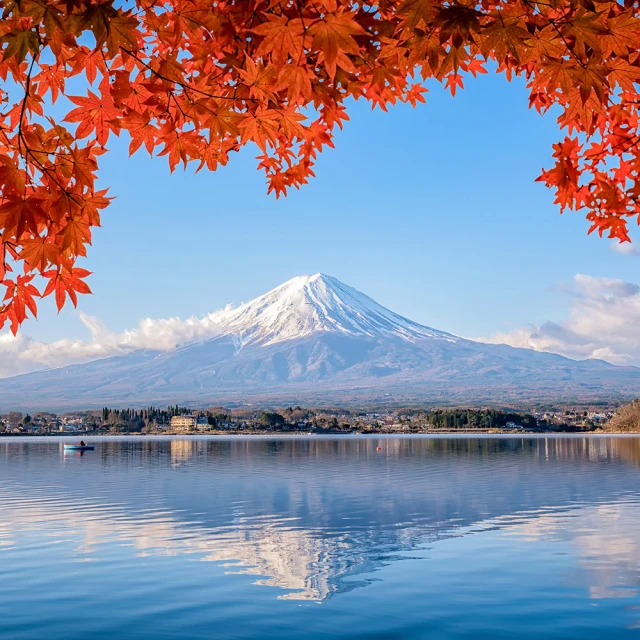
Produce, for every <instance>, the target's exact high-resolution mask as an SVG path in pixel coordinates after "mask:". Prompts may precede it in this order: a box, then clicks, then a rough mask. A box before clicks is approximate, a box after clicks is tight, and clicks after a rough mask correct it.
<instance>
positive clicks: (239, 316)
mask: <svg viewBox="0 0 640 640" xmlns="http://www.w3.org/2000/svg"><path fill="white" fill-rule="evenodd" d="M212 321H213V322H215V323H216V324H217V325H218V327H219V330H220V335H229V334H233V335H235V336H237V337H238V339H239V340H240V344H241V345H242V346H245V345H249V344H253V343H261V344H264V345H270V344H276V343H278V342H282V341H284V340H293V339H298V338H303V337H305V336H309V335H311V334H313V333H316V332H322V331H328V332H333V333H338V334H341V335H344V336H370V337H373V336H395V337H400V338H403V339H405V340H417V339H420V338H426V337H429V338H442V339H446V340H451V341H455V340H456V338H455V337H454V336H452V335H449V334H447V333H444V332H442V331H437V330H435V329H431V328H429V327H424V326H422V325H420V324H417V323H416V322H412V321H411V320H407V319H406V318H403V317H402V316H399V315H398V314H397V313H393V312H392V311H389V310H388V309H385V307H383V306H382V305H379V304H378V303H377V302H376V301H375V300H372V299H371V298H370V297H369V296H366V295H365V294H364V293H361V292H360V291H358V290H357V289H354V288H353V287H350V286H348V285H346V284H344V283H342V282H340V280H338V279H336V278H333V277H331V276H326V275H324V274H322V273H316V274H315V275H313V276H298V277H296V278H292V279H291V280H288V281H287V282H285V283H284V284H281V285H280V286H279V287H276V288H275V289H272V290H271V291H269V292H268V293H265V294H264V295H262V296H259V297H258V298H255V299H254V300H252V301H251V302H247V303H245V304H243V305H240V306H239V307H237V308H234V309H231V310H222V311H219V312H216V314H214V315H213V316H212Z"/></svg>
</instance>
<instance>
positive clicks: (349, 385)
mask: <svg viewBox="0 0 640 640" xmlns="http://www.w3.org/2000/svg"><path fill="white" fill-rule="evenodd" d="M206 321H207V323H208V326H209V324H210V325H211V329H212V333H213V335H214V337H211V338H208V339H206V340H201V341H198V342H194V343H191V344H187V345H184V346H182V347H179V348H176V349H172V350H169V351H153V350H148V349H139V350H136V351H133V352H131V353H128V354H127V355H120V356H114V357H111V358H105V359H103V360H96V361H93V362H89V363H86V364H80V365H72V366H68V367H63V368H60V369H55V370H48V371H40V372H36V373H31V374H27V375H22V376H16V377H13V378H5V379H3V380H0V409H12V408H27V409H41V408H47V407H50V408H59V407H68V408H80V407H96V406H104V405H138V404H148V403H157V404H164V403H172V404H173V403H176V402H179V403H184V404H189V403H211V402H226V401H231V400H232V401H235V402H241V401H247V400H249V399H261V400H262V401H264V400H265V399H266V398H270V399H272V400H273V401H274V402H275V401H282V402H286V403H287V404H291V403H293V404H298V403H305V402H307V403H313V404H328V403H332V402H343V403H346V402H350V403H352V404H354V403H355V404H357V403H361V402H362V401H363V400H364V399H366V400H368V401H371V400H378V399H381V398H382V399H396V400H400V399H410V400H409V401H410V402H415V401H416V400H419V401H429V402H442V401H447V402H451V401H456V402H471V403H476V404H478V403H487V402H517V401H519V400H522V399H524V398H526V399H529V400H531V399H534V400H535V399H537V400H542V399H553V400H566V401H571V402H580V401H595V400H601V399H611V398H618V399H626V398H629V397H635V396H636V395H637V389H638V387H640V369H638V368H635V367H615V366H613V365H609V364H607V363H605V362H602V361H596V360H590V361H576V360H570V359H568V358H564V357H562V356H559V355H556V354H552V353H540V352H536V351H530V350H528V349H515V348H513V347H509V346H506V345H494V344H484V343H478V342H474V341H471V340H466V339H463V338H458V337H456V336H453V335H451V334H449V333H445V332H443V331H438V330H436V329H432V328H429V327H425V326H423V325H420V324H418V323H416V322H413V321H411V320H407V319H406V318H403V317H402V316H400V315H398V314H396V313H393V312H392V311H389V310H388V309H386V308H384V307H383V306H381V305H379V304H378V303H377V302H375V301H374V300H372V299H371V298H369V297H368V296H366V295H364V294H363V293H360V292H359V291H357V290H356V289H353V288H352V287H350V286H348V285H346V284H344V283H342V282H340V281H339V280H337V279H336V278H333V277H331V276H326V275H322V274H316V275H313V276H300V277H297V278H293V279H291V280H289V281H288V282H285V283H284V284H282V285H280V286H279V287H276V288H275V289H273V290H272V291H269V292H268V293H266V294H264V295H262V296H260V297H258V298H256V299H255V300H252V301H250V302H247V303H245V304H242V305H240V306H239V307H236V308H231V309H229V308H228V309H224V310H221V311H218V312H215V313H213V314H210V315H209V316H207V318H206ZM210 335H211V333H210Z"/></svg>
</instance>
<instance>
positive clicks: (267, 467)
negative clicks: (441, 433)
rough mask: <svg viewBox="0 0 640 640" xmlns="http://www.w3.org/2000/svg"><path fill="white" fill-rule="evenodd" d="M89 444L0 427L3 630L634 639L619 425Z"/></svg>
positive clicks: (631, 518)
mask: <svg viewBox="0 0 640 640" xmlns="http://www.w3.org/2000/svg"><path fill="white" fill-rule="evenodd" d="M91 443H92V444H96V451H94V452H89V453H85V454H84V455H78V454H71V455H70V454H65V453H64V452H63V451H62V441H61V440H59V439H54V438H47V439H44V438H43V439H36V438H25V439H18V438H4V439H1V440H0V638H2V640H13V639H18V638H20V639H28V640H44V639H46V640H54V639H61V640H62V639H65V640H76V639H85V638H91V639H101V640H102V639H107V638H108V639H114V640H115V639H133V640H137V639H143V638H144V639H149V640H151V639H153V640H162V639H174V638H175V639H177V638H180V639H182V640H191V639H201V638H203V639H204V638H207V639H210V638H211V639H214V638H215V639H222V638H229V639H239V638H267V639H274V640H276V639H277V640H289V639H296V640H299V639H302V638H305V639H306V638H312V639H315V638H345V639H352V638H362V639H365V638H366V639H379V640H383V639H385V640H389V639H392V638H393V639H395V638H398V639H399V638H418V639H422V638H424V639H429V640H434V639H440V638H446V639H457V638H469V639H472V638H473V639H477V638H509V639H511V638H514V637H518V638H580V639H582V640H584V639H590V638H594V639H596V638H597V639H600V638H638V637H640V439H639V438H632V437H619V438H609V437H590V438H586V437H575V436H574V437H525V438H520V437H517V438H516V437H509V438H497V437H481V438H457V437H449V438H445V437H438V438H432V437H380V438H373V437H352V436H343V437H334V438H323V437H308V438H307V437H295V438H264V437H252V438H239V437H238V438H236V437H220V438H208V439H207V438H183V439H180V438H173V439H172V438H166V439H165V438H149V439H143V438H140V439H133V438H126V439H124V438H122V439H115V438H105V439H95V440H91ZM378 447H380V449H381V450H380V451H378V450H377V449H378Z"/></svg>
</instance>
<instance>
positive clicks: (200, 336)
mask: <svg viewBox="0 0 640 640" xmlns="http://www.w3.org/2000/svg"><path fill="white" fill-rule="evenodd" d="M219 313H220V312H214V313H210V314H208V315H206V316H204V317H203V318H195V317H192V318H187V319H186V320H183V319H181V318H178V317H175V318H164V319H160V320H155V319H152V318H144V319H143V320H141V321H140V323H139V325H138V326H137V327H136V328H134V329H127V330H125V331H123V332H122V333H111V332H110V331H108V330H107V329H106V328H105V327H104V326H103V325H102V323H101V322H100V320H99V319H98V318H95V317H93V316H89V315H87V314H84V313H80V319H81V321H82V323H83V324H84V325H85V327H87V329H89V332H90V335H91V338H90V339H89V340H81V339H72V338H63V339H61V340H56V341H54V342H48V343H47V342H40V341H37V340H33V339H32V338H29V337H28V336H25V335H23V334H18V336H16V337H14V336H13V335H11V333H8V332H6V333H1V334H0V378H7V377H9V376H15V375H19V374H22V373H30V372H32V371H39V370H41V369H50V368H56V367H63V366H66V365H69V364H80V363H83V362H90V361H91V360H98V359H100V358H108V357H109V356H115V355H124V354H126V353H130V352H132V351H136V350H138V349H153V350H157V351H169V350H171V349H174V348H175V347H178V346H181V345H184V344H189V343H191V342H195V341H198V340H206V339H207V338H212V337H214V336H215V335H216V334H217V321H216V317H217V314H219Z"/></svg>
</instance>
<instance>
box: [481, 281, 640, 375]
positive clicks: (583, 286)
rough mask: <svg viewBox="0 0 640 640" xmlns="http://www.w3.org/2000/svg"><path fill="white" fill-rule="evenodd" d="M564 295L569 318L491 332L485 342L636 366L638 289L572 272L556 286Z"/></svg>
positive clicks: (639, 334)
mask: <svg viewBox="0 0 640 640" xmlns="http://www.w3.org/2000/svg"><path fill="white" fill-rule="evenodd" d="M560 290H561V291H562V292H563V293H565V294H566V295H568V296H569V299H570V313H569V318H568V319H567V320H565V321H563V322H546V323H544V324H542V325H538V326H528V327H522V328H519V329H516V330H515V331H509V332H503V333H497V334H496V335H494V336H492V337H491V338H481V340H483V341H485V342H493V343H500V344H509V345H511V346H513V347H524V348H527V349H534V350H536V351H550V352H553V353H560V354H562V355H565V356H568V357H570V358H576V359H585V358H598V359H602V360H607V361H608V362H611V363H613V364H634V365H640V287H639V286H638V285H636V284H633V283H630V282H625V281H624V280H616V279H612V278H594V277H592V276H587V275H582V274H578V275H576V276H575V277H574V279H573V282H572V283H571V285H570V286H564V287H562V288H561V289H560Z"/></svg>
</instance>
